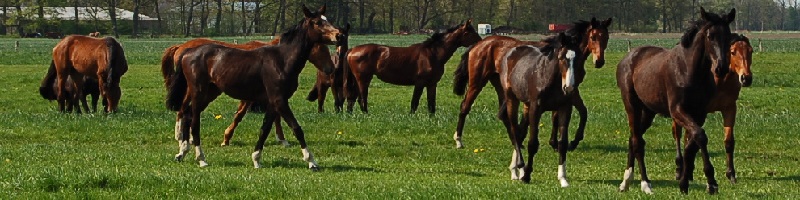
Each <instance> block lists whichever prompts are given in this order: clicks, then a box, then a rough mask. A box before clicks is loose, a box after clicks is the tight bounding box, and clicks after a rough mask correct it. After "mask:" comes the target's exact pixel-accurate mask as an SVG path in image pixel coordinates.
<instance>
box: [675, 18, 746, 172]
mask: <svg viewBox="0 0 800 200" xmlns="http://www.w3.org/2000/svg"><path fill="white" fill-rule="evenodd" d="M731 37H732V38H733V40H732V41H731V51H730V59H731V66H730V67H731V70H730V72H728V74H727V75H725V76H724V77H723V78H719V76H714V78H715V80H714V83H716V86H717V94H716V95H715V96H714V98H713V99H711V103H709V104H708V109H707V110H708V113H714V112H717V111H719V112H720V113H722V119H723V120H722V121H723V122H722V125H723V127H724V128H723V129H724V132H725V140H724V141H725V154H727V159H726V163H727V166H728V170H727V171H725V177H727V178H728V180H730V181H731V183H736V169H734V167H733V150H734V147H735V145H736V142H735V141H734V137H733V126H734V125H735V124H736V100H737V99H739V91H741V90H742V87H750V84H752V83H753V73H752V72H750V64H752V63H753V47H752V46H750V40H749V39H748V38H747V37H745V36H744V35H739V34H735V33H734V34H732V35H731ZM672 135H673V137H674V139H675V146H676V155H677V156H676V157H675V164H676V165H677V166H678V167H677V168H676V170H675V178H676V179H679V180H680V178H681V171H682V168H683V162H681V161H683V155H682V154H681V140H680V138H681V127H680V126H679V125H678V123H676V122H674V121H673V122H672Z"/></svg>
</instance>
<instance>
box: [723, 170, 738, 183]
mask: <svg viewBox="0 0 800 200" xmlns="http://www.w3.org/2000/svg"><path fill="white" fill-rule="evenodd" d="M725 177H728V180H730V181H731V184H736V172H725Z"/></svg>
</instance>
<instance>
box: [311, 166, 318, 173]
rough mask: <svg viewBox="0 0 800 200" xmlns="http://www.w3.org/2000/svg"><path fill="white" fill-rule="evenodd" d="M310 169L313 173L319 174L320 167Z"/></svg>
mask: <svg viewBox="0 0 800 200" xmlns="http://www.w3.org/2000/svg"><path fill="white" fill-rule="evenodd" d="M308 169H310V170H311V171H312V172H318V171H319V167H318V166H313V167H309V168H308Z"/></svg>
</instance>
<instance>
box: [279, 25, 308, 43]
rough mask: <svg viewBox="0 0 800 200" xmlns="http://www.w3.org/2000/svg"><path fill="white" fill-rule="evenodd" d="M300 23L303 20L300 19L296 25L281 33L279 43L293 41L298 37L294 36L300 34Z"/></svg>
mask: <svg viewBox="0 0 800 200" xmlns="http://www.w3.org/2000/svg"><path fill="white" fill-rule="evenodd" d="M302 23H303V20H300V22H299V23H298V24H297V26H293V27H289V29H287V30H286V31H285V32H283V33H281V36H280V38H281V39H280V42H279V44H287V43H290V42H292V41H294V40H295V39H296V38H300V37H295V36H297V35H299V34H300V27H302Z"/></svg>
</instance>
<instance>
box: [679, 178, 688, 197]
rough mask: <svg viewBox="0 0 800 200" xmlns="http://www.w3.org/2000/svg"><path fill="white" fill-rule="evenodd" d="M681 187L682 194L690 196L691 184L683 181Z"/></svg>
mask: <svg viewBox="0 0 800 200" xmlns="http://www.w3.org/2000/svg"><path fill="white" fill-rule="evenodd" d="M679 187H680V189H681V194H689V182H685V183H684V182H683V181H681V183H680V186H679Z"/></svg>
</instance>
